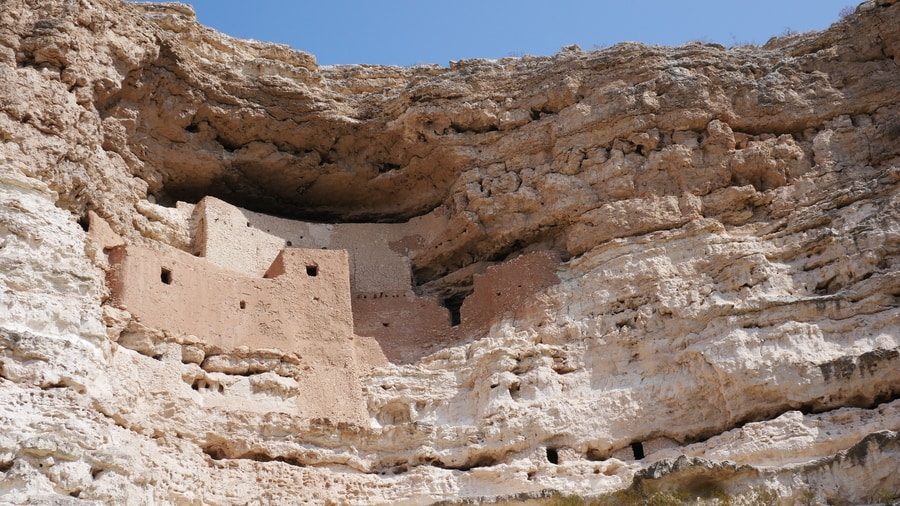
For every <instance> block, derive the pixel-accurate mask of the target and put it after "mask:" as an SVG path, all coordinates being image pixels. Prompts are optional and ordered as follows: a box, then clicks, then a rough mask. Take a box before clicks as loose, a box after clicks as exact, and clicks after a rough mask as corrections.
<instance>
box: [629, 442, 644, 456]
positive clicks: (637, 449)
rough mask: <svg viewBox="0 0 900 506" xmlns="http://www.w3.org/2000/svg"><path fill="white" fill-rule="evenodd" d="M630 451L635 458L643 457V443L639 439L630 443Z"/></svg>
mask: <svg viewBox="0 0 900 506" xmlns="http://www.w3.org/2000/svg"><path fill="white" fill-rule="evenodd" d="M631 452H632V453H634V459H635V460H641V459H642V458H644V444H643V443H641V442H640V441H635V442H634V443H631Z"/></svg>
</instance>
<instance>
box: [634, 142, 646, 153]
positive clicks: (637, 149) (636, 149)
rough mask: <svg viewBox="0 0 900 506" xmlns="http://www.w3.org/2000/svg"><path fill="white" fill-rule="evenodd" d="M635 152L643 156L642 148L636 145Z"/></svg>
mask: <svg viewBox="0 0 900 506" xmlns="http://www.w3.org/2000/svg"><path fill="white" fill-rule="evenodd" d="M635 151H636V152H637V154H639V155H641V156H644V146H642V145H640V144H638V145H637V147H636V148H635Z"/></svg>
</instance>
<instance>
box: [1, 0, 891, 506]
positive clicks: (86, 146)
mask: <svg viewBox="0 0 900 506" xmlns="http://www.w3.org/2000/svg"><path fill="white" fill-rule="evenodd" d="M898 53H900V3H897V2H895V1H891V0H877V1H870V2H865V3H863V4H861V5H860V6H859V7H858V8H857V9H856V12H855V13H854V14H852V15H850V16H848V17H847V18H845V19H843V20H841V21H840V22H838V23H836V24H835V25H833V26H832V27H831V28H829V29H828V30H826V31H824V32H820V33H811V34H803V35H796V36H792V37H788V38H780V39H773V40H772V41H770V42H769V43H767V44H766V45H765V46H763V47H740V48H731V49H725V48H723V47H721V46H718V45H714V44H688V45H685V46H681V47H678V48H660V47H649V46H644V45H640V44H619V45H616V46H614V47H612V48H609V49H606V50H602V51H592V52H585V51H577V50H575V51H571V50H570V51H565V52H562V53H560V54H558V55H555V56H552V57H523V58H507V59H503V60H498V61H487V60H469V61H460V62H452V63H451V65H450V66H449V68H443V67H439V66H418V67H411V68H396V67H379V66H366V65H360V66H337V67H319V66H317V64H316V63H315V59H314V58H313V57H312V56H311V55H308V54H305V53H302V52H296V51H292V50H290V49H288V48H285V47H283V46H278V45H273V44H266V43H259V42H252V41H241V40H236V39H232V38H229V37H227V36H224V35H222V34H219V33H217V32H215V31H212V30H210V29H208V28H205V27H202V26H200V25H199V24H198V23H197V22H196V19H195V18H194V16H193V12H192V11H191V9H190V8H189V7H187V6H184V5H180V4H128V3H121V2H118V1H115V0H92V1H91V2H87V1H84V0H78V1H64V0H53V1H42V2H38V1H34V0H7V1H5V2H4V3H3V4H2V6H0V97H2V100H0V266H2V268H0V289H2V293H3V297H2V303H0V405H2V409H0V420H2V423H0V426H3V427H5V428H6V430H4V431H3V433H2V434H0V498H2V500H3V501H7V502H13V503H27V502H41V501H43V502H54V503H66V502H67V501H68V502H72V503H73V504H75V503H80V502H86V501H97V502H99V503H110V504H145V503H149V502H156V503H171V504H236V503H296V504H307V503H322V504H324V503H329V502H331V503H338V504H344V503H348V504H383V503H401V504H430V503H434V502H438V501H456V500H472V501H475V502H480V501H485V502H488V501H494V500H504V501H510V502H515V501H525V500H532V501H535V502H537V503H541V502H544V503H550V502H551V501H552V500H553V497H552V495H551V493H550V492H549V491H552V490H556V491H559V492H561V493H563V494H578V495H583V496H595V495H600V494H604V493H607V492H614V491H621V490H623V489H626V488H628V487H632V486H635V487H638V486H640V487H642V490H678V491H681V492H685V493H688V494H693V495H697V496H702V495H711V494H712V493H713V492H715V493H725V494H729V495H736V496H737V495H741V494H746V493H747V492H748V491H750V490H753V491H756V492H758V491H760V490H763V491H766V492H767V493H771V496H772V497H777V498H778V499H777V500H778V501H780V502H781V503H783V504H803V503H804V501H806V502H810V501H811V502H814V503H823V502H832V503H839V502H844V503H851V504H862V503H867V502H878V501H884V500H889V499H891V498H894V497H896V496H898V495H900V481H898V480H900V473H898V472H897V469H898V466H900V464H898V462H900V447H898V445H897V441H898V440H897V433H898V431H900V411H898V410H900V400H898V397H897V395H898V391H900V386H898V385H900V344H898V341H900V323H898V322H900V309H898V308H900V304H898V297H900V288H898V287H900V268H898V250H900V220H898V218H900V192H898V186H900V142H898V140H900V62H898ZM206 195H212V196H216V197H218V198H220V199H222V200H225V201H227V202H229V203H231V204H234V205H238V206H242V207H245V208H247V209H249V210H250V211H255V212H263V213H269V214H276V215H279V216H281V217H286V218H302V219H306V220H317V221H324V222H331V223H346V222H372V223H375V222H377V223H385V224H400V223H407V224H406V225H403V227H405V228H404V230H405V232H404V235H403V236H402V239H403V240H399V239H398V241H397V244H393V243H392V245H391V246H390V247H392V248H393V247H396V248H397V249H398V250H402V251H403V252H404V255H407V256H406V257H405V258H408V263H409V268H410V278H409V279H410V280H411V283H412V284H411V287H410V290H411V292H410V294H409V295H408V296H409V297H410V300H419V299H415V298H416V297H419V298H421V299H422V300H425V299H427V298H434V299H435V300H439V301H443V303H444V304H445V305H446V306H448V309H447V310H448V311H449V312H450V313H453V310H454V309H453V308H454V307H455V308H456V310H459V308H460V307H462V310H463V311H466V310H467V308H469V310H471V311H473V313H472V314H475V313H477V312H479V311H480V312H481V313H483V312H485V311H489V312H495V313H497V314H493V315H481V316H479V319H480V320H479V321H487V322H490V325H489V326H488V327H487V328H478V329H477V331H476V330H475V329H474V328H472V329H471V330H470V327H467V326H466V322H465V321H463V322H462V324H461V325H459V326H456V327H452V328H453V329H454V330H452V332H453V337H452V339H449V338H447V339H446V341H443V340H442V341H440V343H441V344H440V346H437V347H434V348H435V349H432V348H428V347H427V346H426V347H424V348H423V346H424V345H428V344H429V343H424V345H423V342H422V341H423V340H422V339H421V337H420V336H407V335H404V336H403V338H402V339H399V338H397V339H393V340H390V346H391V349H390V350H388V351H389V353H387V355H388V357H389V358H391V357H400V358H402V360H401V359H396V360H394V362H395V363H391V364H383V365H380V366H377V367H374V368H356V367H353V366H352V365H353V364H349V362H348V364H346V365H347V370H348V371H352V372H350V373H347V374H352V375H353V376H352V378H350V376H348V378H350V379H352V381H351V380H348V381H346V382H335V383H334V384H335V385H337V384H342V385H353V387H352V389H353V390H354V391H352V392H349V391H341V390H342V389H343V390H347V388H348V387H335V388H334V389H333V391H326V392H323V391H321V390H322V389H320V391H317V392H315V396H322V395H327V396H331V397H340V398H344V397H346V398H352V399H355V400H358V401H359V403H360V406H362V407H361V408H360V410H362V411H364V413H361V414H359V416H354V417H350V418H348V419H346V420H344V419H330V418H322V417H310V416H306V415H304V412H303V411H302V410H298V408H297V406H298V402H300V401H301V400H304V399H305V400H306V402H307V404H308V403H309V402H312V401H310V398H312V399H315V398H316V397H315V396H312V397H311V394H310V393H309V392H308V391H307V390H305V388H304V383H303V381H304V380H303V378H304V374H308V372H306V373H305V372H304V371H310V370H315V369H304V362H303V360H304V357H295V356H292V355H290V354H288V353H285V352H284V351H283V350H278V349H268V348H267V349H254V348H253V347H247V346H244V347H241V348H237V349H231V350H228V351H227V352H222V350H213V349H211V348H210V346H209V344H208V343H205V342H204V340H203V336H197V335H187V334H186V333H185V334H182V333H179V332H178V329H168V328H166V329H159V328H154V327H153V326H152V325H148V324H145V322H142V321H141V320H140V319H139V318H136V317H135V316H134V315H133V314H131V313H130V312H129V311H128V308H127V307H120V306H118V305H116V304H115V303H114V302H115V301H110V300H109V295H110V292H109V288H108V285H107V281H106V279H107V271H109V270H110V268H111V266H110V264H109V258H108V256H107V254H108V252H109V251H108V247H107V246H112V245H113V243H117V241H119V242H126V243H128V244H130V245H136V246H137V247H142V248H170V247H171V248H177V249H181V250H184V251H187V252H190V253H196V251H194V250H193V246H192V244H193V243H192V241H194V239H195V238H194V235H195V230H194V229H195V225H196V224H195V223H192V222H191V220H190V218H189V216H190V214H189V213H186V212H185V209H186V206H185V205H184V204H181V205H179V206H176V205H175V203H176V201H179V200H181V201H187V202H188V203H196V202H197V201H199V199H200V198H201V197H203V196H206ZM187 207H190V206H189V205H188V206H187ZM92 216H93V217H96V218H97V219H93V218H92ZM100 218H102V219H100ZM411 218H415V219H414V220H411ZM94 222H96V223H98V225H97V226H98V227H101V228H102V230H99V231H98V229H94V228H91V234H92V236H93V237H95V238H94V239H91V238H89V237H88V234H87V233H86V232H85V229H86V228H87V227H88V224H89V223H94ZM107 224H108V225H107ZM409 224H421V230H419V231H409V230H408V229H409V228H410V227H415V226H420V225H409ZM435 224H440V226H436V225H435ZM248 225H250V223H249V222H248ZM322 226H323V227H324V226H325V225H322ZM92 227H93V226H92ZM103 227H108V229H106V228H103ZM304 230H306V229H304ZM414 232H415V233H414ZM96 237H102V238H104V239H99V240H98V239H96ZM398 237H399V236H398ZM282 239H283V238H282ZM282 239H278V241H280V240H282ZM379 247H380V246H379ZM532 254H533V255H532ZM526 255H532V256H526ZM535 255H536V256H535ZM540 255H544V256H543V257H542V256H540ZM522 258H526V259H527V258H554V259H557V260H558V261H559V263H558V265H555V266H553V264H549V265H550V267H547V269H546V270H547V272H543V273H542V274H541V276H539V278H540V282H539V283H538V282H537V281H535V286H537V287H539V289H537V291H536V292H535V293H531V292H528V293H527V294H525V295H521V294H519V295H517V296H516V297H517V298H516V299H515V303H514V304H507V303H504V304H498V303H495V302H492V299H490V298H489V297H487V298H479V297H486V296H484V295H482V294H485V293H488V292H485V291H484V290H482V291H481V292H479V291H478V286H479V280H485V279H488V280H489V279H493V278H491V277H490V273H492V272H494V273H496V272H500V271H499V269H502V268H504V266H505V267H506V268H507V269H515V265H517V264H516V263H515V262H517V259H522ZM518 261H524V260H518ZM555 263H556V262H555V261H554V264H555ZM261 265H262V268H263V269H265V265H267V264H265V263H263V264H261ZM541 265H544V264H541ZM510 266H512V267H510ZM504 279H505V278H504ZM405 282H406V281H405V280H404V281H403V283H405ZM482 284H483V283H482ZM404 286H405V285H404ZM507 288H508V289H511V290H513V291H514V290H515V289H516V288H521V286H515V285H513V284H510V285H509V286H508V287H505V288H504V289H507ZM473 290H474V291H475V293H474V295H473ZM413 292H414V293H413ZM367 293H368V292H367ZM523 293H524V292H523ZM498 296H499V294H498ZM429 300H430V299H429ZM466 304H468V306H467V305H466ZM242 309H243V308H242ZM440 309H441V308H439V307H438V306H437V305H434V307H433V308H432V309H430V311H431V310H433V311H438V310H440ZM478 314H480V313H478ZM390 323H391V325H396V322H393V321H392V322H390ZM450 324H451V326H452V322H450ZM359 327H361V325H357V328H359ZM435 328H438V327H435ZM201 330H202V329H201ZM192 332H194V333H198V332H199V331H196V330H192ZM384 332H386V333H387V332H388V331H386V330H385V331H384ZM435 332H442V331H441V330H440V329H439V330H437V331H435ZM385 335H386V336H387V337H385V338H384V339H389V338H390V335H389V334H385ZM448 335H449V333H448ZM406 339H409V342H413V341H415V345H416V346H417V348H416V350H415V351H413V350H412V348H410V349H408V350H404V349H403V347H404V342H406V341H405V340H406ZM428 340H429V341H431V338H430V337H429V339H428ZM382 342H385V343H386V342H388V341H387V340H383V341H382ZM432 344H433V343H432ZM410 346H411V345H410ZM422 350H426V351H427V353H426V352H423V351H422ZM358 353H363V352H358ZM351 355H352V354H351ZM347 360H349V361H352V360H353V358H352V357H351V358H348V359H347ZM361 361H364V360H362V359H361ZM316 366H317V367H327V366H328V364H324V365H323V364H317V365H316ZM336 374H337V373H336ZM324 390H328V389H327V388H326V389H324ZM301 404H302V403H301ZM767 497H768V496H767ZM498 498H499V499H498Z"/></svg>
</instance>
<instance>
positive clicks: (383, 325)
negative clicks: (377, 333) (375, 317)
mask: <svg viewBox="0 0 900 506" xmlns="http://www.w3.org/2000/svg"><path fill="white" fill-rule="evenodd" d="M381 326H382V327H390V326H391V324H390V323H388V322H381Z"/></svg>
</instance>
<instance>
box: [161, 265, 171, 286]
mask: <svg viewBox="0 0 900 506" xmlns="http://www.w3.org/2000/svg"><path fill="white" fill-rule="evenodd" d="M159 280H160V281H162V282H163V284H166V285H171V284H172V269H167V268H165V267H163V268H162V269H161V270H160V271H159Z"/></svg>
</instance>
